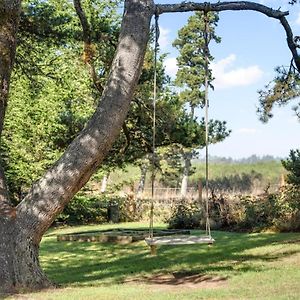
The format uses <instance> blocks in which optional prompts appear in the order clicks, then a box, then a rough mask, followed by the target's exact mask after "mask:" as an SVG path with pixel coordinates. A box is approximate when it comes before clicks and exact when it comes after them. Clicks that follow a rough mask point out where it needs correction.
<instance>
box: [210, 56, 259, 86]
mask: <svg viewBox="0 0 300 300" xmlns="http://www.w3.org/2000/svg"><path fill="white" fill-rule="evenodd" d="M235 60H236V55H235V54H231V55H229V56H228V57H226V58H224V59H221V60H220V61H218V62H216V63H212V64H211V68H212V73H213V77H214V78H215V80H214V82H213V85H214V86H215V87H216V88H220V89H225V88H230V87H235V86H246V85H251V84H253V83H255V82H257V81H258V80H259V79H260V78H261V77H262V75H263V71H262V70H261V69H260V67H259V66H257V65H254V66H249V67H246V68H235V69H233V70H229V71H227V70H226V69H228V68H229V67H230V66H232V65H233V63H234V61H235Z"/></svg>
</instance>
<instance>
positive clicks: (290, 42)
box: [280, 17, 300, 72]
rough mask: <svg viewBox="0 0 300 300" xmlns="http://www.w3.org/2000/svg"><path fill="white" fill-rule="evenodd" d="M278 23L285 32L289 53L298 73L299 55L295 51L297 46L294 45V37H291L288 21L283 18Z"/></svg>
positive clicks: (299, 70) (299, 65)
mask: <svg viewBox="0 0 300 300" xmlns="http://www.w3.org/2000/svg"><path fill="white" fill-rule="evenodd" d="M280 23H281V25H282V26H283V28H284V30H285V33H286V41H287V44H288V46H289V48H290V51H291V52H292V55H293V59H294V61H295V64H296V67H297V69H298V72H300V57H299V54H298V51H297V48H298V47H297V44H296V43H295V39H294V35H293V32H292V29H291V27H290V24H289V23H288V21H287V19H286V18H285V17H281V18H280Z"/></svg>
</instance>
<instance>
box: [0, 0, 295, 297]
mask: <svg viewBox="0 0 300 300" xmlns="http://www.w3.org/2000/svg"><path fill="white" fill-rule="evenodd" d="M20 3H21V0H0V134H1V131H2V127H3V120H4V116H5V109H6V105H7V99H8V92H9V82H10V75H11V70H12V66H13V62H14V57H15V49H16V32H17V28H18V22H19V15H20ZM195 10H201V11H222V10H253V11H258V12H260V13H263V14H265V15H267V16H268V17H271V18H275V19H277V20H279V21H280V22H281V25H282V26H283V28H284V30H285V32H286V36H287V43H288V47H289V49H290V51H291V53H292V56H293V59H294V62H295V64H296V66H297V69H298V70H299V71H300V58H299V55H298V52H297V47H298V45H297V44H296V43H295V41H294V37H293V34H292V31H291V28H290V27H289V24H288V23H287V20H286V19H285V16H286V15H287V14H288V12H281V11H279V10H272V9H270V8H268V7H266V6H263V5H261V4H256V3H252V2H247V1H236V2H227V3H226V2H218V3H215V4H209V3H186V2H182V3H181V4H174V5H172V4H169V5H156V6H155V5H154V3H153V0H125V11H124V16H123V22H122V29H121V33H120V38H119V44H118V48H117V51H116V55H115V58H114V61H113V64H112V68H111V72H110V74H109V78H108V81H107V84H106V87H105V88H104V91H103V94H102V97H101V100H100V101H99V106H98V108H97V110H96V112H95V113H94V115H93V117H92V118H91V120H90V121H89V122H88V124H87V126H86V127H85V129H84V130H83V131H82V132H81V133H80V134H79V135H78V137H77V138H76V139H75V140H74V141H73V142H72V143H71V145H70V146H69V147H68V149H67V150H66V152H65V153H64V154H63V156H62V157H61V158H60V159H59V160H58V161H57V162H56V163H55V164H54V166H53V167H52V168H51V169H49V170H48V171H47V172H46V173H45V175H44V176H43V177H42V178H41V179H40V180H39V181H37V182H36V183H35V184H34V185H33V186H32V188H31V190H30V192H29V193H28V195H27V196H26V197H25V198H24V199H23V200H22V202H21V203H20V204H19V205H18V206H17V207H13V206H12V205H11V204H10V201H9V198H8V193H7V188H6V184H5V178H4V175H3V172H1V170H0V292H3V291H9V292H10V291H14V290H29V289H39V288H43V287H49V286H51V285H52V284H51V283H50V281H49V280H48V279H47V277H46V276H45V274H44V273H43V271H42V269H41V267H40V264H39V256H38V255H39V243H40V241H41V238H42V236H43V234H44V233H45V231H46V230H47V229H48V228H49V226H50V225H51V224H52V222H53V221H54V219H55V218H56V216H57V215H58V214H59V213H60V212H61V211H62V210H63V209H64V207H65V206H66V204H67V203H68V202H69V201H70V200H71V199H72V197H73V196H74V194H75V193H76V192H77V191H78V190H79V189H80V188H81V187H82V186H83V185H84V184H85V183H86V182H87V181H88V180H89V178H90V176H91V175H92V174H93V172H94V171H95V170H96V169H97V167H98V166H99V165H100V163H101V162H102V161H103V159H104V157H105V156H106V154H107V153H108V151H109V149H110V148H111V146H112V144H113V142H114V140H115V139H116V138H117V136H118V134H119V132H120V130H121V128H122V125H123V123H124V120H125V117H126V114H127V112H128V110H129V106H130V101H131V98H132V96H133V92H134V89H135V86H136V84H137V81H138V78H139V75H140V72H141V67H142V63H143V59H144V55H145V51H146V45H147V41H148V36H149V27H150V20H151V17H152V15H153V14H154V13H156V14H161V13H166V12H182V11H195Z"/></svg>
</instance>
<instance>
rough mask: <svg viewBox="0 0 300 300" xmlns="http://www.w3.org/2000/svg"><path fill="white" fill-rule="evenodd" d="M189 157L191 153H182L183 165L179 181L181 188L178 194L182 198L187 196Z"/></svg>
mask: <svg viewBox="0 0 300 300" xmlns="http://www.w3.org/2000/svg"><path fill="white" fill-rule="evenodd" d="M191 157H192V154H191V153H190V152H189V153H184V155H183V159H184V166H183V176H182V181H181V189H180V194H181V197H182V198H186V196H187V189H188V178H189V175H190V169H191Z"/></svg>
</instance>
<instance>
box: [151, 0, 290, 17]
mask: <svg viewBox="0 0 300 300" xmlns="http://www.w3.org/2000/svg"><path fill="white" fill-rule="evenodd" d="M225 10H253V11H257V12H260V13H262V14H264V15H266V16H268V17H270V18H275V19H280V18H281V17H284V16H287V15H288V14H289V12H288V11H285V12H282V11H280V10H274V9H272V8H269V7H267V6H265V5H262V4H258V3H255V2H248V1H231V2H218V3H209V2H204V3H194V2H182V3H180V4H157V5H156V13H157V14H163V13H171V12H187V11H206V12H209V11H216V12H219V11H225Z"/></svg>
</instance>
